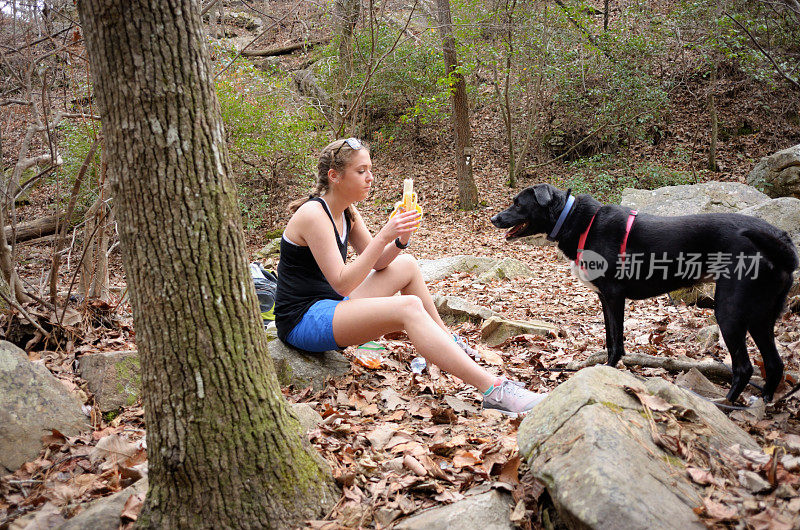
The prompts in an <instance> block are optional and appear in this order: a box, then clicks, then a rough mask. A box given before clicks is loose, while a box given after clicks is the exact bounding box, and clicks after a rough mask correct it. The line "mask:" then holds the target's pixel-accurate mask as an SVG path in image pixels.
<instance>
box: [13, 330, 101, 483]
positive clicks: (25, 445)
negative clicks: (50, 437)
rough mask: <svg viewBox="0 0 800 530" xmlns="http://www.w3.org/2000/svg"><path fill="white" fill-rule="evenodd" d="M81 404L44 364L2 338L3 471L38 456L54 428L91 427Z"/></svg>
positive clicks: (77, 429)
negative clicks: (43, 443)
mask: <svg viewBox="0 0 800 530" xmlns="http://www.w3.org/2000/svg"><path fill="white" fill-rule="evenodd" d="M81 405H82V404H81V402H80V401H79V400H78V399H77V398H76V397H75V396H74V395H72V394H71V393H70V392H69V391H68V390H67V388H66V387H65V386H64V385H63V384H61V382H59V380H58V379H56V378H55V377H53V374H51V373H50V371H49V370H48V369H47V368H45V366H44V365H43V364H41V363H32V362H30V361H29V360H28V356H27V355H26V354H25V352H24V351H22V350H21V349H20V348H18V347H17V346H15V345H13V344H11V343H10V342H6V341H0V474H4V473H2V472H3V471H7V472H12V471H15V470H16V469H17V468H19V466H21V465H22V464H24V463H25V462H28V461H29V460H33V459H34V458H36V456H37V455H38V454H39V451H40V450H41V449H42V440H41V438H42V436H43V435H45V434H47V433H48V431H50V430H51V429H57V430H59V431H61V432H62V433H63V434H65V435H67V436H75V435H77V434H78V433H79V432H80V431H82V430H86V429H88V428H89V424H88V422H87V419H86V415H85V414H84V413H83V411H82V410H81Z"/></svg>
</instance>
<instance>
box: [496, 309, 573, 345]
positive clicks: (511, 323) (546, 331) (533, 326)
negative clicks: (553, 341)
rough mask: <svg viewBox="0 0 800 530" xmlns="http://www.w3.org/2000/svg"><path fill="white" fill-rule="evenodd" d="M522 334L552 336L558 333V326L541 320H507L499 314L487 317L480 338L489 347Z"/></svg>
mask: <svg viewBox="0 0 800 530" xmlns="http://www.w3.org/2000/svg"><path fill="white" fill-rule="evenodd" d="M524 334H531V335H541V336H543V337H548V336H553V337H554V336H556V335H557V334H558V327H557V326H555V325H553V324H550V323H548V322H543V321H541V320H534V321H522V320H508V319H505V318H502V317H499V316H493V317H491V318H489V319H488V320H486V321H485V322H484V323H483V325H482V326H481V339H482V340H483V341H484V342H486V344H487V345H488V346H490V347H494V346H497V345H499V344H502V343H504V342H505V341H506V340H508V339H510V338H511V337H516V336H517V335H524Z"/></svg>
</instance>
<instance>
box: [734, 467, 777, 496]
mask: <svg viewBox="0 0 800 530" xmlns="http://www.w3.org/2000/svg"><path fill="white" fill-rule="evenodd" d="M739 484H741V485H742V486H744V487H745V488H747V490H748V491H750V492H752V493H762V492H765V491H767V490H769V489H772V486H771V485H770V483H769V482H767V480H766V479H764V478H762V477H761V475H759V474H758V473H756V472H755V471H749V470H747V469H740V470H739Z"/></svg>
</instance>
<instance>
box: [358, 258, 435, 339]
mask: <svg viewBox="0 0 800 530" xmlns="http://www.w3.org/2000/svg"><path fill="white" fill-rule="evenodd" d="M397 292H399V293H400V294H411V295H414V296H417V297H419V299H420V300H422V305H423V307H424V308H425V311H426V312H427V313H428V314H429V315H430V316H431V318H432V319H433V321H434V322H435V323H436V324H437V325H438V326H439V327H440V328H442V329H443V330H444V331H446V332H447V333H448V334H450V330H449V329H448V328H447V326H446V325H445V323H444V322H443V321H442V317H441V316H439V312H438V311H437V310H436V305H435V304H434V303H433V297H432V296H431V292H430V291H429V290H428V286H427V285H426V284H425V281H424V280H423V279H422V272H421V271H420V270H419V265H418V264H417V260H416V258H414V256H412V255H410V254H401V255H399V256H397V257H396V258H395V259H394V261H392V262H391V263H390V264H389V265H388V266H387V267H386V268H385V269H382V270H379V271H372V272H371V273H370V275H369V276H367V278H366V279H365V280H364V281H363V282H361V285H359V286H358V287H356V288H355V289H354V290H353V292H352V293H350V299H356V298H374V297H380V296H392V295H393V294H395V293H397Z"/></svg>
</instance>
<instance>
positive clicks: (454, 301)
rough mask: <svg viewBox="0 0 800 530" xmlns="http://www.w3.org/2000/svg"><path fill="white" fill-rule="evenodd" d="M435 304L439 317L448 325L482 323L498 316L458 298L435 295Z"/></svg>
mask: <svg viewBox="0 0 800 530" xmlns="http://www.w3.org/2000/svg"><path fill="white" fill-rule="evenodd" d="M433 303H434V304H435V305H436V310H437V311H439V315H440V316H441V317H442V320H444V321H445V322H446V323H448V324H454V323H456V322H466V321H471V322H475V323H480V322H482V321H484V320H486V319H488V318H492V317H493V316H495V315H496V313H494V312H493V311H491V310H489V309H486V308H485V307H481V306H479V305H476V304H473V303H472V302H470V301H469V300H465V299H464V298H460V297H458V296H442V295H440V294H435V295H433Z"/></svg>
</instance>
